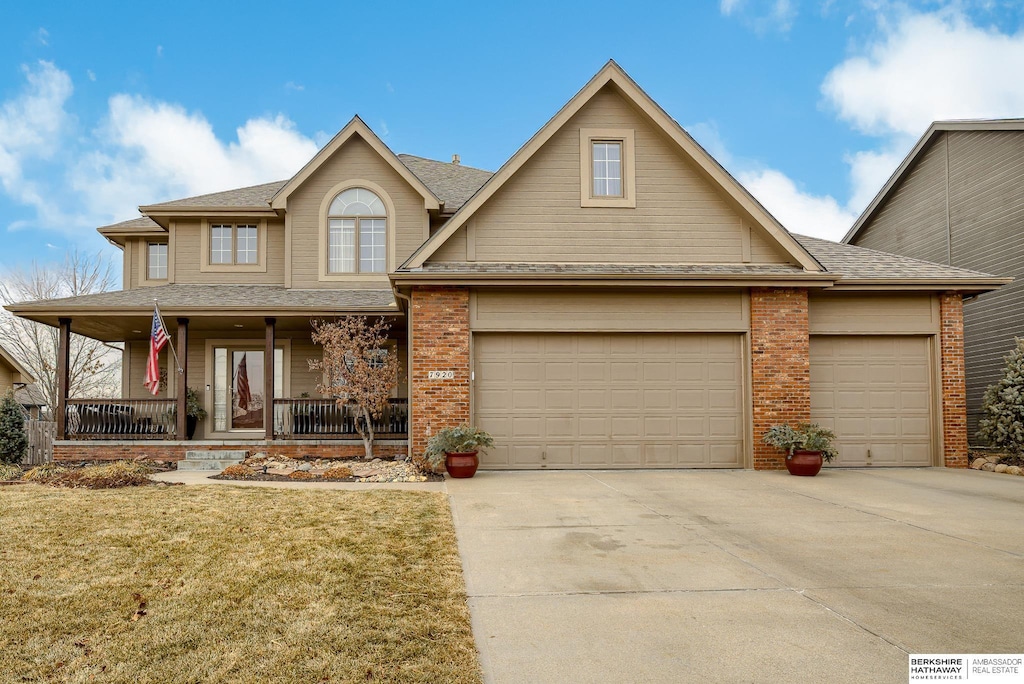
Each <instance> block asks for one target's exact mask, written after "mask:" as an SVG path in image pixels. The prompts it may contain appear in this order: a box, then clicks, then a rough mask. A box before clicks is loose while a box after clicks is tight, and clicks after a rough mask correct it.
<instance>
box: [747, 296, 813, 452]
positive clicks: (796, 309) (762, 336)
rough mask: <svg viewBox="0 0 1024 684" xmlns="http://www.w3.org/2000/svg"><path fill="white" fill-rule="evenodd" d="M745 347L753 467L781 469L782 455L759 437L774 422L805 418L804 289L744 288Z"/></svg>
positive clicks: (807, 411)
mask: <svg viewBox="0 0 1024 684" xmlns="http://www.w3.org/2000/svg"><path fill="white" fill-rule="evenodd" d="M750 351H751V358H750V366H751V377H752V380H753V387H752V389H753V397H752V399H753V406H754V468H755V469H757V470H776V469H780V468H785V467H786V463H785V460H784V454H783V453H782V452H781V451H779V450H778V449H776V448H775V447H771V446H768V445H767V444H762V443H761V437H762V436H764V433H765V431H766V430H767V429H768V428H769V427H771V426H772V425H775V424H777V423H789V424H791V425H792V424H795V423H802V422H807V421H809V420H810V418H811V363H810V338H809V333H808V323H807V290H799V289H789V288H751V289H750Z"/></svg>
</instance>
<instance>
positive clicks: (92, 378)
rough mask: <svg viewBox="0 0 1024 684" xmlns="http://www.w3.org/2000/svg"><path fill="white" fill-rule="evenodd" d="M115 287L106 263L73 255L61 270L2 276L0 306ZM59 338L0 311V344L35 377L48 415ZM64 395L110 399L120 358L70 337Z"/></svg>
mask: <svg viewBox="0 0 1024 684" xmlns="http://www.w3.org/2000/svg"><path fill="white" fill-rule="evenodd" d="M115 285H116V281H115V278H114V273H113V268H112V266H111V263H110V260H109V259H108V258H106V257H104V256H103V255H102V254H100V253H97V254H82V253H80V252H78V251H75V252H70V253H68V254H66V255H65V256H64V262H63V263H61V264H50V265H46V266H40V265H39V264H37V263H35V262H33V263H32V265H31V266H30V267H29V268H28V269H27V270H22V269H16V270H13V271H10V272H9V273H7V274H6V275H5V277H4V279H3V281H2V282H0V304H14V303H16V302H25V301H36V300H42V299H60V298H62V297H77V296H79V295H85V294H92V293H94V292H102V291H104V290H110V289H112V288H113V287H114V286H115ZM59 335H60V332H59V331H58V330H57V329H56V328H53V327H51V326H48V325H43V324H41V323H34V322H32V321H27V320H25V319H23V318H17V317H15V316H13V315H11V314H9V313H8V312H6V311H3V310H0V344H2V345H3V346H4V347H5V348H6V349H7V350H8V351H9V352H10V353H11V354H12V355H13V356H14V357H15V358H16V359H18V361H19V362H20V363H21V364H22V365H23V366H25V368H26V369H28V370H29V372H31V373H32V375H34V376H35V378H36V382H37V384H38V387H39V390H40V391H41V392H42V394H43V396H44V397H46V401H47V403H48V404H49V406H50V408H51V410H52V409H55V408H56V406H57V388H58V379H57V346H58V341H59ZM69 358H70V364H69V377H68V394H69V395H70V396H72V397H105V396H116V394H117V393H118V391H119V389H120V369H121V354H120V353H119V350H117V349H114V348H111V347H110V346H109V345H106V344H104V343H103V342H100V341H99V340H94V339H91V338H88V337H83V336H81V335H71V346H70V349H69Z"/></svg>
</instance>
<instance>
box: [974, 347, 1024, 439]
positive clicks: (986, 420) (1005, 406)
mask: <svg viewBox="0 0 1024 684" xmlns="http://www.w3.org/2000/svg"><path fill="white" fill-rule="evenodd" d="M1014 343H1015V344H1016V346H1015V347H1014V349H1013V351H1011V352H1010V353H1009V355H1008V356H1007V357H1006V358H1005V361H1006V370H1005V371H1004V373H1003V377H1002V378H1001V379H1000V380H999V382H997V383H995V384H994V385H989V387H988V389H987V390H985V398H984V399H983V400H982V403H981V413H982V418H981V421H980V422H979V423H978V425H979V428H980V429H979V430H978V438H979V439H981V440H982V441H983V442H985V443H986V444H988V445H989V446H992V447H996V448H999V449H1005V450H1006V451H1010V452H1013V453H1017V454H1019V453H1022V452H1024V340H1022V339H1020V338H1016V337H1015V338H1014Z"/></svg>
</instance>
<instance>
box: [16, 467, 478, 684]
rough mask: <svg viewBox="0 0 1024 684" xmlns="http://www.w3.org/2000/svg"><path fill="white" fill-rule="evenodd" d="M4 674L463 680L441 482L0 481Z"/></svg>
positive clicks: (461, 617)
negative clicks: (92, 486)
mask: <svg viewBox="0 0 1024 684" xmlns="http://www.w3.org/2000/svg"><path fill="white" fill-rule="evenodd" d="M0 519H2V520H3V531H2V534H0V614H2V615H3V616H4V619H3V620H2V621H0V643H2V644H4V647H3V649H0V672H4V673H6V674H5V675H4V676H5V677H10V679H11V680H12V681H67V682H79V681H82V682H85V681H104V682H185V681H187V682H207V681H209V682H266V681H288V682H291V681H295V682H343V681H365V682H374V681H423V682H437V681H444V682H478V681H479V680H480V674H479V665H478V663H477V657H476V650H475V648H474V644H473V638H472V634H471V632H470V625H469V612H468V609H467V607H466V599H465V588H464V584H463V580H462V570H461V564H460V561H459V556H458V550H457V548H456V544H455V536H454V532H453V529H452V524H451V519H450V514H449V510H448V504H447V501H446V499H445V497H444V495H443V494H439V493H419V492H397V491H368V492H342V491H293V490H288V491H283V490H271V489H255V488H235V487H187V488H185V487H173V488H171V487H169V488H155V487H145V488H139V489H128V490H125V489H122V490H107V491H82V490H70V491H69V490H53V489H49V488H43V487H38V486H31V485H26V486H21V487H11V488H5V489H4V490H3V491H2V492H0Z"/></svg>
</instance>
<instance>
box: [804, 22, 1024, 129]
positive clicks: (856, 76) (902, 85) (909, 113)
mask: <svg viewBox="0 0 1024 684" xmlns="http://www.w3.org/2000/svg"><path fill="white" fill-rule="evenodd" d="M1022 73H1024V31H1022V32H1018V33H1015V34H1013V35H1007V34H1004V33H1000V32H998V31H997V30H995V29H983V28H979V27H978V26H975V25H973V24H971V23H970V21H969V20H968V19H967V18H966V17H965V16H964V15H963V14H961V13H960V12H958V11H956V10H946V11H941V12H936V13H932V14H915V13H906V14H904V15H902V16H901V17H899V18H898V19H897V20H896V21H895V22H893V23H889V22H882V24H881V35H880V37H879V38H878V39H876V40H875V41H874V42H872V43H871V44H870V45H869V46H868V47H867V48H866V49H865V50H864V54H860V55H856V56H852V57H850V58H848V59H847V60H845V61H844V62H842V63H841V64H839V65H838V66H837V67H835V68H834V69H832V71H831V72H829V74H828V76H827V77H826V78H825V81H824V83H823V84H822V92H823V93H824V95H825V97H826V98H827V100H828V101H829V102H830V103H831V104H832V105H833V106H834V107H835V108H836V110H837V112H838V115H839V117H840V118H842V119H844V120H846V121H849V122H850V123H851V124H852V125H853V126H854V127H856V128H857V129H858V130H860V131H863V132H865V133H869V134H875V135H888V134H893V133H902V134H910V135H914V136H919V135H921V134H922V133H923V132H924V131H925V129H926V128H927V127H928V125H929V124H930V123H931V122H932V121H934V120H936V119H954V118H979V117H983V118H993V117H1003V116H1021V115H1022V114H1024V80H1022V79H1021V74H1022Z"/></svg>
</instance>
